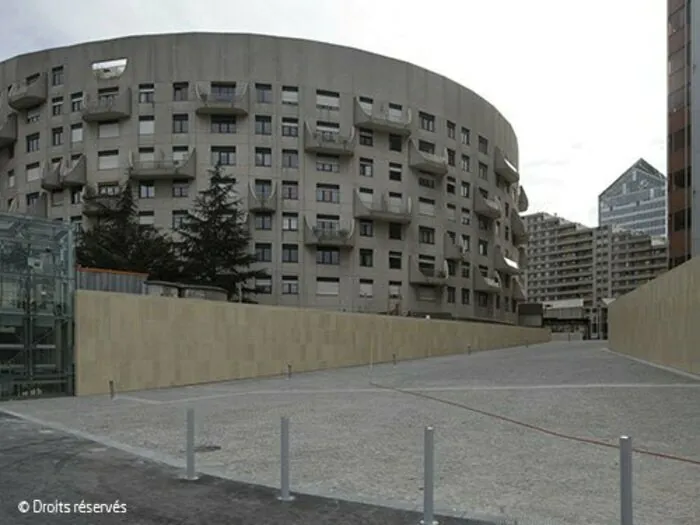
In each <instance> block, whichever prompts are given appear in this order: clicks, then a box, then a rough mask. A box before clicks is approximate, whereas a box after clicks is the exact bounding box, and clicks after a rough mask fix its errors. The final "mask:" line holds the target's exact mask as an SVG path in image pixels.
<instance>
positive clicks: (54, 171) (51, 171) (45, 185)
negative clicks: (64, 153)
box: [41, 160, 63, 191]
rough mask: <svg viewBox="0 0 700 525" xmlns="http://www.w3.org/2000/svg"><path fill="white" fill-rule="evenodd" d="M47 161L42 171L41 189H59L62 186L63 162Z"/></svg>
mask: <svg viewBox="0 0 700 525" xmlns="http://www.w3.org/2000/svg"><path fill="white" fill-rule="evenodd" d="M62 163H63V160H61V162H59V163H58V164H53V163H46V162H44V166H43V169H42V172H41V189H42V190H46V191H59V190H61V189H62V186H61V164H62Z"/></svg>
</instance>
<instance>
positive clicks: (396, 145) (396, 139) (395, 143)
mask: <svg viewBox="0 0 700 525" xmlns="http://www.w3.org/2000/svg"><path fill="white" fill-rule="evenodd" d="M402 149H403V137H401V135H389V151H397V152H399V153H401V150H402Z"/></svg>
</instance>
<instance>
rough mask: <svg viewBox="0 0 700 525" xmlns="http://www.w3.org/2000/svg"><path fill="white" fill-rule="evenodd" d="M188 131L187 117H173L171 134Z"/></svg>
mask: <svg viewBox="0 0 700 525" xmlns="http://www.w3.org/2000/svg"><path fill="white" fill-rule="evenodd" d="M189 129H190V120H189V115H187V114H186V113H184V114H178V115H173V133H188V132H189Z"/></svg>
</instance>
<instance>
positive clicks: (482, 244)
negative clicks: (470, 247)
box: [479, 239, 489, 256]
mask: <svg viewBox="0 0 700 525" xmlns="http://www.w3.org/2000/svg"><path fill="white" fill-rule="evenodd" d="M488 254H489V242H488V241H486V240H484V239H479V255H482V256H487V255H488Z"/></svg>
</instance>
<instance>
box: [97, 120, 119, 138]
mask: <svg viewBox="0 0 700 525" xmlns="http://www.w3.org/2000/svg"><path fill="white" fill-rule="evenodd" d="M97 136H98V137H99V138H101V139H113V138H116V137H118V136H119V122H116V121H112V122H102V123H100V124H99V126H98V127H97Z"/></svg>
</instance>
